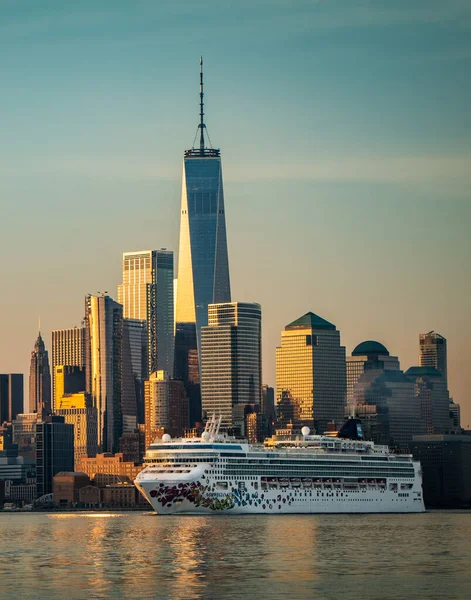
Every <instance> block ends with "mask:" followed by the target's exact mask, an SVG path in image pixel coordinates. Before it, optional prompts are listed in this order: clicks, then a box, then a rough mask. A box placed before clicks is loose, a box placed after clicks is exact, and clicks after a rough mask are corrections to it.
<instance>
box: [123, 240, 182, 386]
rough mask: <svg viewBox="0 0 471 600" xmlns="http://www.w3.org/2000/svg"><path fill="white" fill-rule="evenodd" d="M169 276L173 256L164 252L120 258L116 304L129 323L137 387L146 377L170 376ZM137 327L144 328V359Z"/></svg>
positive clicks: (171, 306)
mask: <svg viewBox="0 0 471 600" xmlns="http://www.w3.org/2000/svg"><path fill="white" fill-rule="evenodd" d="M173 274H174V269H173V252H172V251H170V250H167V249H166V248H162V249H160V250H142V251H139V252H125V253H124V254H123V282H122V283H121V284H120V285H119V286H118V302H119V303H120V304H122V305H123V317H124V319H126V320H130V321H133V323H132V324H130V330H131V332H132V333H131V349H132V362H133V370H134V373H135V376H136V378H137V379H138V381H140V382H141V383H142V382H143V381H144V379H146V378H147V376H148V374H149V373H153V372H154V371H157V370H160V369H162V370H165V371H168V372H169V373H173V361H174V329H175V326H174V295H173V287H174V283H173V281H174V276H173ZM136 322H137V323H136ZM138 323H140V326H141V328H142V327H145V334H146V337H147V341H146V351H145V355H143V348H142V336H143V333H142V331H141V332H139V325H138ZM144 363H146V366H145V367H144V366H143V364H144Z"/></svg>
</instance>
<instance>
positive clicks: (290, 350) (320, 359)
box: [276, 312, 347, 434]
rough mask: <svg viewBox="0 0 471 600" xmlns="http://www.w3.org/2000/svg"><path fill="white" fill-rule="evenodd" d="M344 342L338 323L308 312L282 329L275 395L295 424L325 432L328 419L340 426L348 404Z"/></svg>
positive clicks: (277, 352)
mask: <svg viewBox="0 0 471 600" xmlns="http://www.w3.org/2000/svg"><path fill="white" fill-rule="evenodd" d="M346 388H347V385H346V374H345V346H341V345H340V332H339V331H338V330H337V329H336V327H335V325H333V324H332V323H329V322H328V321H326V320H325V319H323V318H321V317H319V316H317V315H315V314H314V313H312V312H308V313H306V314H305V315H303V316H302V317H300V318H299V319H296V320H295V321H293V322H292V323H290V324H289V325H287V326H286V327H285V330H284V331H282V332H281V346H280V347H278V348H277V349H276V399H277V404H281V406H282V407H283V413H284V414H285V415H286V414H289V407H288V406H287V405H288V404H290V405H291V407H292V410H293V416H294V423H293V424H294V425H295V426H296V427H300V426H302V425H307V426H308V427H311V428H315V430H316V432H317V433H320V434H322V433H323V432H324V431H326V429H327V423H328V422H329V421H335V423H336V425H337V426H340V425H341V423H342V422H343V420H344V411H345V404H346V394H347V389H346Z"/></svg>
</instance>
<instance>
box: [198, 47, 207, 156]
mask: <svg viewBox="0 0 471 600" xmlns="http://www.w3.org/2000/svg"><path fill="white" fill-rule="evenodd" d="M203 98H204V92H203V57H202V56H200V124H199V125H198V127H199V130H200V153H201V155H203V154H204V129H205V127H206V125H205V124H204V100H203Z"/></svg>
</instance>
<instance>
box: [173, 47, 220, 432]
mask: <svg viewBox="0 0 471 600" xmlns="http://www.w3.org/2000/svg"><path fill="white" fill-rule="evenodd" d="M200 67H201V68H200V122H199V125H198V131H199V147H196V148H195V147H193V148H191V149H189V150H186V151H185V154H184V159H183V178H182V197H181V210H180V240H179V255H178V292H177V303H176V305H177V306H176V329H175V357H176V364H175V378H176V379H181V380H183V381H184V382H185V385H186V386H187V392H188V396H189V398H190V403H191V415H190V417H191V421H192V426H194V424H195V422H196V421H199V420H200V419H201V411H200V408H201V407H200V406H199V401H200V400H199V395H198V389H197V387H196V388H194V387H193V386H198V385H199V380H198V381H196V377H194V373H193V370H192V368H190V367H189V366H188V365H187V364H186V363H187V362H188V361H191V362H192V363H194V362H196V363H197V361H198V360H199V359H200V354H201V349H200V341H201V339H200V334H201V328H202V327H204V326H206V325H207V324H208V306H209V305H210V304H216V303H221V302H230V301H231V288H230V278H229V260H228V253H227V237H226V217H225V209H224V192H223V180H222V165H221V153H220V150H219V149H216V148H210V147H207V144H206V139H205V131H206V125H205V122H204V110H203V61H202V59H201V61H200ZM193 366H194V365H192V367H193ZM198 369H199V367H198ZM190 378H191V379H190Z"/></svg>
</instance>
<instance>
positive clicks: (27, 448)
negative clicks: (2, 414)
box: [12, 413, 41, 453]
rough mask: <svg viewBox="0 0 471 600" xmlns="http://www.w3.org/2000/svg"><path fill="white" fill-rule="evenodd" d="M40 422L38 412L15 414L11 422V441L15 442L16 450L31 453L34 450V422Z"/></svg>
mask: <svg viewBox="0 0 471 600" xmlns="http://www.w3.org/2000/svg"><path fill="white" fill-rule="evenodd" d="M40 422H41V415H38V413H25V414H21V415H17V416H16V419H14V420H13V423H12V442H13V444H17V446H18V452H20V453H25V452H26V453H32V452H34V451H35V450H36V424H37V423H40Z"/></svg>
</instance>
